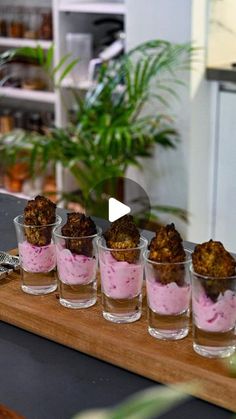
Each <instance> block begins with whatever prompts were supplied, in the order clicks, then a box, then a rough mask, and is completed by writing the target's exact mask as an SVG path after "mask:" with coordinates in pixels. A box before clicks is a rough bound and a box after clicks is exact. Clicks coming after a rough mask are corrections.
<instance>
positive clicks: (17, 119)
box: [13, 111, 25, 129]
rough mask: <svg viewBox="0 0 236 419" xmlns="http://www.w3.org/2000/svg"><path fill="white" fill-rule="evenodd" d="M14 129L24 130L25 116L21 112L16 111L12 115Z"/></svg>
mask: <svg viewBox="0 0 236 419" xmlns="http://www.w3.org/2000/svg"><path fill="white" fill-rule="evenodd" d="M13 118H14V128H17V129H24V128H25V114H24V112H22V111H16V112H14V114H13Z"/></svg>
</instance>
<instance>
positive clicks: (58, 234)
mask: <svg viewBox="0 0 236 419" xmlns="http://www.w3.org/2000/svg"><path fill="white" fill-rule="evenodd" d="M59 228H61V226H60V225H59V226H57V227H56V228H55V230H54V231H53V235H54V236H55V237H58V238H60V239H64V240H67V239H68V240H82V239H95V238H96V237H99V235H100V234H101V233H102V228H101V227H99V226H97V225H96V229H97V233H95V234H91V235H90V236H74V237H71V236H64V235H63V234H60V233H57V230H58V229H59Z"/></svg>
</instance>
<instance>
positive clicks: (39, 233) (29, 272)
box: [14, 215, 61, 295]
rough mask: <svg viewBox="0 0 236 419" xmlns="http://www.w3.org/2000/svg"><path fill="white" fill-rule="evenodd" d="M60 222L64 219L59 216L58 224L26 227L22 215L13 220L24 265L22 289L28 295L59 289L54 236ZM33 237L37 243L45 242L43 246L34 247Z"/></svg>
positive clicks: (22, 265)
mask: <svg viewBox="0 0 236 419" xmlns="http://www.w3.org/2000/svg"><path fill="white" fill-rule="evenodd" d="M60 223H61V217H59V216H58V215H57V216H56V221H55V223H52V224H45V225H26V224H25V222H24V216H23V215H18V216H17V217H16V218H15V219H14V225H15V229H16V236H17V241H18V249H19V257H20V266H21V288H22V290H23V291H24V292H26V293H28V294H33V295H42V294H48V293H50V292H53V291H55V290H56V289H57V279H56V274H55V273H56V271H55V268H56V250H55V245H54V243H53V242H52V234H53V230H54V228H56V227H57V226H59V225H60ZM32 236H33V237H34V238H35V237H36V238H37V241H38V242H40V241H41V239H42V243H44V245H43V246H39V245H35V244H32V241H31V240H30V237H32ZM45 243H46V244H45Z"/></svg>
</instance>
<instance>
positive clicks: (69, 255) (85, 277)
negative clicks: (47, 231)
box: [53, 227, 101, 309]
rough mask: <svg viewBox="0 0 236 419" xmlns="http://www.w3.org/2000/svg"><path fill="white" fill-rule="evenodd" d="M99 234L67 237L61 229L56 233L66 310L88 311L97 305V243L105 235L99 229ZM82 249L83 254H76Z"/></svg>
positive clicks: (60, 295) (59, 274)
mask: <svg viewBox="0 0 236 419" xmlns="http://www.w3.org/2000/svg"><path fill="white" fill-rule="evenodd" d="M97 231H98V233H97V234H94V235H92V236H86V237H67V236H64V235H63V234H62V232H61V227H58V228H56V229H55V230H54V233H53V237H54V243H55V245H56V257H57V275H58V283H59V302H60V304H61V305H63V306H64V307H68V308H74V309H79V308H87V307H91V306H93V305H94V304H95V303H96V301H97V268H98V256H97V246H96V239H97V238H98V236H99V235H101V229H100V228H99V227H97ZM78 248H79V249H80V251H81V254H77V253H75V252H74V251H73V249H78ZM70 249H71V250H70Z"/></svg>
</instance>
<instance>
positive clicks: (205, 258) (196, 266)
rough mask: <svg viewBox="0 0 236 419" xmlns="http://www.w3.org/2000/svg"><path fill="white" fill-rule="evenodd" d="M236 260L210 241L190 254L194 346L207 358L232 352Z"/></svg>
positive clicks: (235, 313) (235, 318)
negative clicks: (191, 258) (191, 260)
mask: <svg viewBox="0 0 236 419" xmlns="http://www.w3.org/2000/svg"><path fill="white" fill-rule="evenodd" d="M235 267H236V261H235V259H234V257H233V256H232V255H231V254H230V253H229V252H228V251H227V250H226V249H225V248H224V246H223V244H222V243H220V242H217V241H213V240H210V241H208V242H205V243H202V244H199V245H197V246H196V247H195V250H194V252H193V265H192V269H191V270H192V288H193V295H192V309H193V339H194V343H193V347H194V350H195V351H196V352H197V353H198V354H200V355H203V356H206V357H226V356H230V355H231V354H232V353H233V352H234V351H235V325H236V273H235Z"/></svg>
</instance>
